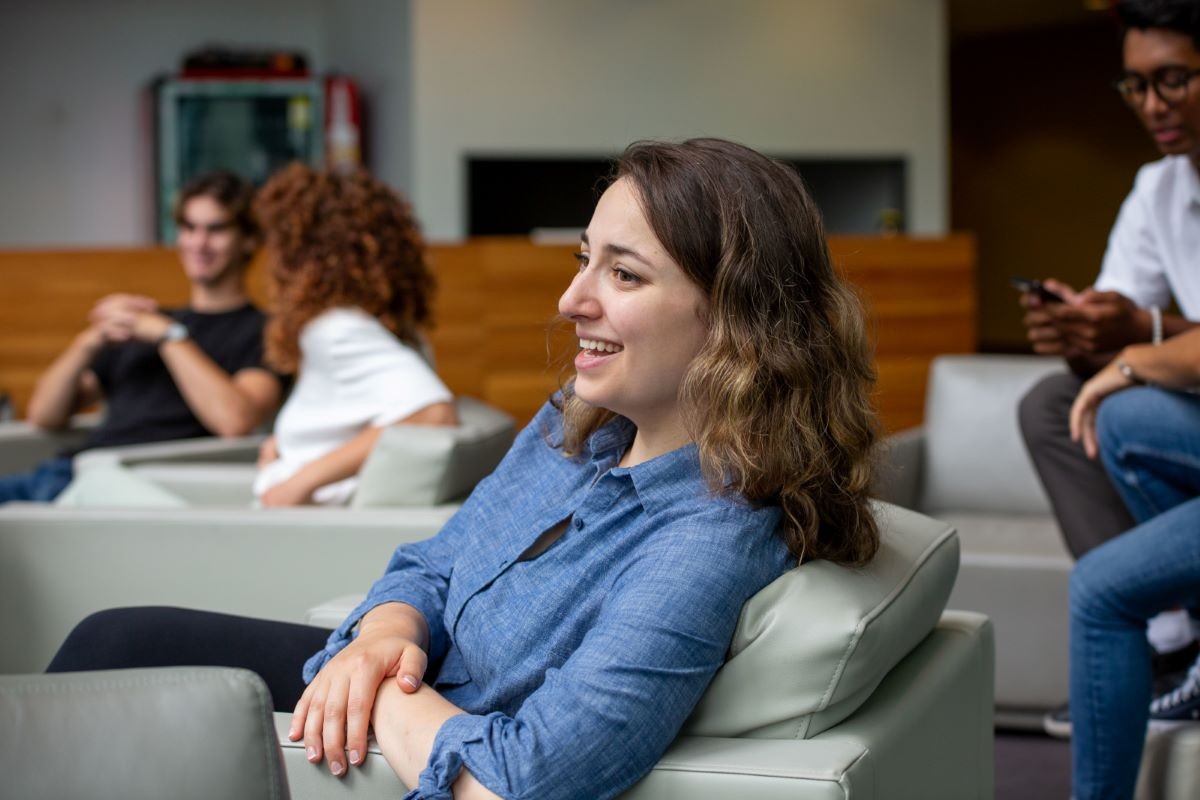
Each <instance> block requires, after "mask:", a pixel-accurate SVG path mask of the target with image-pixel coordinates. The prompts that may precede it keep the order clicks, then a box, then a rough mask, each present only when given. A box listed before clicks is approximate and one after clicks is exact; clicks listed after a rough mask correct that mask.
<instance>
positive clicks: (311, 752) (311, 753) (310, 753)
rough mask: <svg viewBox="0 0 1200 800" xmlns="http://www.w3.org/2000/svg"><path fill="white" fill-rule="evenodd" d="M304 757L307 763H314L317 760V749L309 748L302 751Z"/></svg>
mask: <svg viewBox="0 0 1200 800" xmlns="http://www.w3.org/2000/svg"><path fill="white" fill-rule="evenodd" d="M304 755H305V756H307V757H308V760H309V761H316V760H317V748H315V747H309V748H308V749H307V750H305V751H304Z"/></svg>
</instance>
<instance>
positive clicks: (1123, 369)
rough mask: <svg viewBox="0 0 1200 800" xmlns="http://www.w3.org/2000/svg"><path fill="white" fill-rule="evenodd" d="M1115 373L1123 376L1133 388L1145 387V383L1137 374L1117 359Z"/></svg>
mask: <svg viewBox="0 0 1200 800" xmlns="http://www.w3.org/2000/svg"><path fill="white" fill-rule="evenodd" d="M1117 371H1118V372H1120V373H1121V374H1122V375H1124V376H1125V380H1127V381H1129V382H1130V383H1132V384H1134V385H1135V386H1145V385H1146V382H1145V381H1144V380H1142V379H1141V378H1140V377H1138V374H1137V373H1136V372H1134V371H1133V367H1131V366H1129V365H1128V364H1126V363H1125V362H1124V361H1122V360H1121V359H1119V358H1118V359H1117Z"/></svg>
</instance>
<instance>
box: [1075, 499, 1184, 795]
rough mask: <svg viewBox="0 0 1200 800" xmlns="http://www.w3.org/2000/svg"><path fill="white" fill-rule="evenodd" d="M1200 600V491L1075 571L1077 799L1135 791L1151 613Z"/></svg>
mask: <svg viewBox="0 0 1200 800" xmlns="http://www.w3.org/2000/svg"><path fill="white" fill-rule="evenodd" d="M1198 600H1200V497H1196V498H1193V499H1191V500H1188V501H1187V502H1185V503H1183V504H1181V505H1177V506H1175V508H1173V509H1171V510H1170V511H1167V512H1165V513H1163V514H1159V515H1158V516H1157V517H1155V518H1154V519H1152V520H1150V521H1149V522H1145V523H1143V524H1141V525H1139V526H1138V527H1136V528H1134V529H1133V530H1131V531H1129V532H1128V533H1125V534H1122V535H1121V536H1118V537H1117V538H1115V539H1113V540H1111V541H1109V542H1107V543H1105V544H1103V545H1101V546H1100V547H1098V548H1096V549H1095V550H1092V551H1091V552H1089V553H1088V554H1087V555H1085V556H1084V557H1083V558H1082V559H1080V560H1079V563H1078V564H1077V565H1076V566H1075V570H1074V571H1073V572H1072V573H1071V722H1072V726H1073V731H1072V739H1071V749H1072V754H1073V757H1074V766H1073V780H1074V787H1075V797H1076V799H1077V800H1099V798H1110V797H1111V798H1122V800H1128V798H1130V797H1132V796H1133V788H1134V784H1135V783H1136V781H1137V773H1138V764H1139V762H1140V760H1141V755H1142V745H1143V740H1144V738H1145V733H1146V722H1147V720H1148V718H1149V711H1150V709H1149V707H1150V693H1151V681H1152V675H1151V670H1150V655H1151V654H1150V645H1149V643H1147V641H1146V621H1147V620H1148V619H1150V618H1151V617H1153V616H1154V615H1156V614H1158V613H1160V612H1162V611H1166V610H1167V609H1170V608H1176V607H1178V606H1180V605H1194V604H1195V603H1196V602H1197V601H1198Z"/></svg>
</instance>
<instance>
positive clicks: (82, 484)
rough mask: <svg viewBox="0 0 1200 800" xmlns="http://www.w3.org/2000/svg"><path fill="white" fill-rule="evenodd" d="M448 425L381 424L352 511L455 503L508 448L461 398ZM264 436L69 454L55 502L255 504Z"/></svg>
mask: <svg viewBox="0 0 1200 800" xmlns="http://www.w3.org/2000/svg"><path fill="white" fill-rule="evenodd" d="M456 405H457V407H458V415H459V424H458V425H457V426H449V427H447V426H436V427H432V426H423V425H393V426H391V427H389V428H386V429H385V430H384V431H383V434H382V435H381V436H380V437H379V440H378V441H377V442H376V445H375V447H374V449H373V450H372V451H371V455H370V456H369V457H368V458H367V460H366V462H365V463H364V464H363V468H362V471H361V472H360V473H359V487H358V491H357V492H356V493H355V496H354V499H353V500H352V502H351V505H352V506H353V507H355V508H379V507H402V506H403V507H414V506H416V507H419V506H435V505H441V504H445V503H451V502H458V501H461V500H462V499H464V498H465V497H466V495H468V494H469V493H470V491H471V489H473V488H474V487H475V484H477V483H478V482H479V481H481V480H482V479H483V478H485V477H486V476H487V475H488V474H489V473H490V472H491V471H492V470H493V469H494V468H495V467H496V465H497V464H498V463H500V459H502V458H503V457H504V454H505V453H507V452H508V448H509V447H510V446H511V445H512V441H513V437H514V436H515V435H516V423H515V422H514V420H513V419H512V417H510V416H509V415H507V414H505V413H504V412H502V411H499V410H498V409H495V408H492V407H491V406H489V405H487V404H486V403H483V402H481V401H479V400H475V399H473V398H470V397H459V398H457V400H456ZM264 438H265V437H263V436H246V437H240V438H236V439H197V440H191V441H181V442H166V443H159V444H147V445H136V446H131V447H117V448H100V449H96V450H89V451H86V452H84V453H80V454H79V455H78V456H77V457H76V459H75V472H76V479H75V482H74V483H73V484H72V485H71V486H70V487H68V488H67V490H66V491H65V492H64V493H63V495H62V496H61V498H60V499H59V505H62V506H69V507H74V508H138V507H143V508H184V507H193V508H237V507H243V508H244V507H247V506H249V505H250V504H251V503H252V502H253V500H254V494H253V491H252V484H253V482H254V476H255V473H256V468H255V461H256V459H257V456H258V449H259V447H260V445H261V444H262V442H263V439H264Z"/></svg>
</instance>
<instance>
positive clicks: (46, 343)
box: [0, 235, 976, 430]
mask: <svg viewBox="0 0 1200 800" xmlns="http://www.w3.org/2000/svg"><path fill="white" fill-rule="evenodd" d="M830 249H831V251H832V252H833V254H834V259H835V261H836V262H837V263H838V264H839V266H840V267H841V268H842V269H843V270H844V271H845V274H846V275H847V276H848V277H849V279H850V280H851V281H852V282H853V283H854V284H855V285H856V286H857V287H858V288H859V291H860V295H861V296H862V298H863V301H864V306H865V307H866V309H867V312H868V317H869V324H870V326H871V330H872V335H873V337H874V339H875V342H876V351H877V366H878V369H879V386H878V390H877V393H876V400H877V404H878V407H879V409H880V413H881V415H882V416H883V420H884V424H885V426H886V427H887V428H888V429H890V430H898V429H901V428H904V427H907V426H909V425H913V424H916V423H918V422H920V420H921V418H922V413H923V407H924V390H925V378H926V375H927V372H928V367H929V361H930V359H931V358H932V357H933V356H934V355H936V354H938V353H948V352H955V353H961V352H970V351H972V350H973V349H974V347H975V333H974V332H975V319H976V308H975V244H974V240H973V238H972V237H970V236H968V235H954V236H950V237H947V238H944V239H908V238H869V237H864V238H856V237H834V238H832V239H831V240H830ZM574 250H575V248H574V247H573V246H568V245H553V246H542V245H533V244H531V243H529V242H528V241H527V240H524V239H507V238H482V239H475V240H471V241H468V242H465V243H462V244H443V245H433V246H431V248H430V262H431V266H432V269H433V271H434V274H435V275H436V277H437V280H438V296H437V301H436V304H435V315H436V327H435V328H434V330H433V331H432V333H431V335H430V339H431V342H432V344H433V347H434V351H435V353H436V356H437V367H438V371H439V372H440V373H441V375H442V376H443V378H444V379H445V381H446V383H447V384H448V385H449V386H450V388H451V389H453V390H454V391H455V392H456V393H459V394H470V395H474V396H476V397H480V398H481V399H483V400H486V401H487V402H489V403H492V404H494V405H496V406H497V407H499V408H502V409H504V410H506V411H508V412H509V413H511V414H513V415H514V416H516V417H517V418H518V419H519V420H521V421H522V422H524V421H526V420H528V419H529V418H530V417H531V416H532V415H533V413H534V412H535V411H536V410H537V409H538V407H539V406H540V405H541V404H542V403H543V402H544V401H545V399H546V397H547V396H548V395H549V394H550V392H552V391H553V390H554V389H555V388H556V387H557V386H558V385H559V381H560V379H561V378H562V377H563V375H564V374H569V373H564V370H563V366H562V365H564V364H568V365H569V363H570V358H571V357H572V356H573V355H574V346H575V342H574V337H573V332H572V330H571V328H570V326H569V325H563V324H561V323H560V324H557V325H556V324H555V319H556V314H557V304H558V297H559V295H560V294H561V292H562V291H563V289H564V288H565V287H566V285H567V283H568V282H569V281H570V279H571V275H572V274H573V272H574V270H575V261H574V259H573V258H572V253H573V252H574ZM113 291H129V292H136V293H140V294H148V295H151V296H153V297H156V298H158V299H159V300H160V301H161V302H162V303H163V304H164V305H169V304H178V303H181V302H183V301H184V299H185V298H186V296H187V285H186V282H185V281H184V279H183V277H182V274H181V272H180V269H179V265H178V262H177V259H176V257H175V254H174V253H173V252H172V251H170V250H165V249H160V248H148V249H139V250H103V251H91V250H86V251H85V250H79V251H7V252H5V251H0V389H3V390H4V391H7V392H9V393H10V394H11V395H12V397H13V399H14V401H15V402H16V405H17V407H18V409H24V406H25V403H26V402H27V401H28V397H29V393H30V391H31V390H32V387H33V383H34V381H35V380H36V378H37V375H38V374H39V372H40V371H41V370H42V369H43V368H44V367H45V366H46V365H47V364H49V362H50V361H51V360H53V358H54V356H55V355H57V354H58V353H59V352H60V351H61V350H62V349H63V348H64V347H65V346H66V345H67V344H68V343H69V342H70V340H71V338H72V337H73V336H74V335H75V334H76V333H77V332H78V331H79V330H81V329H82V328H83V326H84V324H85V323H86V316H87V312H88V310H89V309H90V308H91V306H92V304H93V303H94V302H95V301H96V299H98V298H99V297H101V296H103V295H104V294H107V293H109V292H113ZM251 294H252V295H253V296H254V297H255V299H256V300H257V301H259V302H260V303H262V304H264V305H266V292H265V289H264V280H263V269H262V267H261V265H255V266H254V267H253V268H252V272H251Z"/></svg>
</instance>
